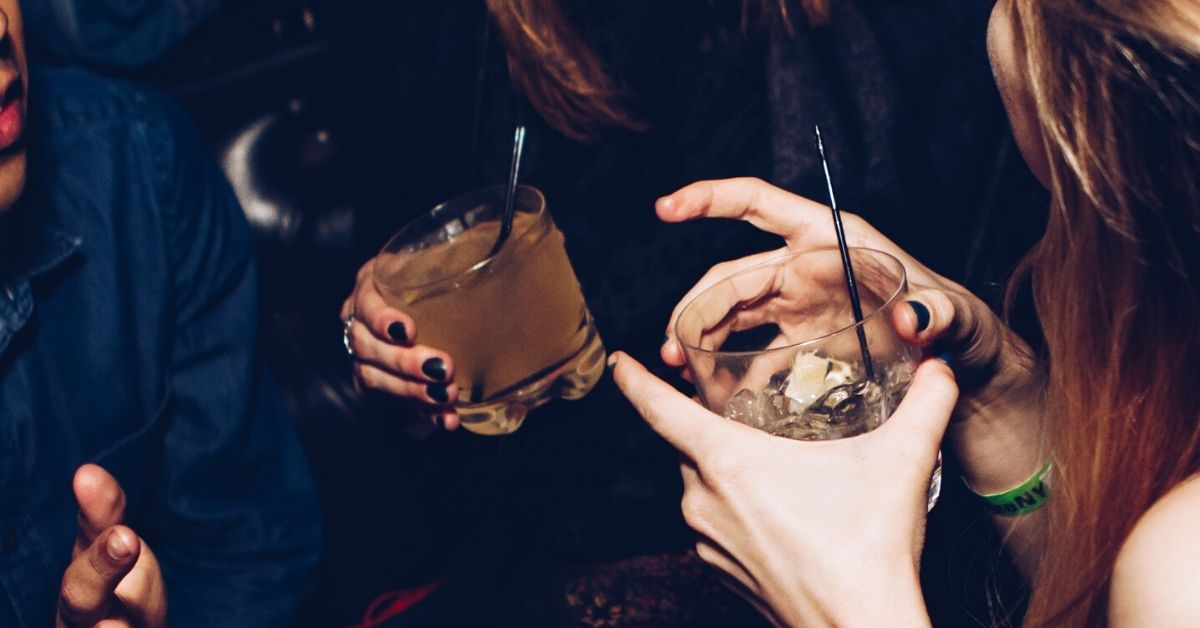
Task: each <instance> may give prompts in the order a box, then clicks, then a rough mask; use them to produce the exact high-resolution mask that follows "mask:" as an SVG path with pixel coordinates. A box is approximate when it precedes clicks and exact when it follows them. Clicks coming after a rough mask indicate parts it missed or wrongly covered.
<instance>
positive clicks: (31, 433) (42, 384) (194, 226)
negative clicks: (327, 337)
mask: <svg viewBox="0 0 1200 628" xmlns="http://www.w3.org/2000/svg"><path fill="white" fill-rule="evenodd" d="M29 109H30V116H29V123H28V125H27V130H26V137H27V142H28V151H29V168H28V171H29V181H28V185H27V188H26V194H25V196H24V197H23V199H22V200H21V202H20V203H19V204H18V206H17V207H15V208H13V210H11V211H10V212H9V213H8V214H7V215H4V216H3V217H2V218H0V590H2V593H0V625H4V626H7V625H10V624H11V623H13V622H15V623H16V624H18V625H26V626H45V625H49V624H50V623H51V622H52V620H53V616H54V610H55V604H56V601H57V593H58V586H59V583H60V581H61V579H62V575H63V571H64V569H65V568H66V566H67V564H68V561H69V559H70V553H71V546H72V542H73V541H74V538H75V532H76V514H77V506H76V504H75V501H74V496H73V493H72V490H71V478H72V474H73V473H74V471H75V469H76V468H77V467H78V466H79V465H81V464H83V463H85V462H95V463H98V464H100V465H101V466H103V467H105V468H107V469H108V470H109V471H110V472H112V473H113V474H114V475H116V477H117V479H118V480H119V481H120V482H121V485H122V486H123V487H124V489H125V492H126V494H127V497H128V510H127V522H128V524H129V525H130V526H131V527H132V528H133V529H134V530H135V531H137V532H138V533H139V534H140V535H142V537H143V538H144V539H145V540H146V541H147V543H148V544H149V545H150V547H151V548H152V549H153V550H154V552H155V553H156V554H157V556H158V559H159V561H160V562H161V564H162V568H163V572H164V577H165V579H166V584H167V592H168V599H169V604H170V619H171V623H172V625H173V626H176V627H186V626H224V627H229V626H270V625H290V624H292V623H293V622H294V617H293V615H292V613H294V611H295V607H296V605H297V603H298V602H299V600H300V598H301V597H302V596H303V595H304V594H306V593H307V592H308V587H309V586H310V583H311V581H312V574H313V571H314V568H315V565H316V562H317V558H318V554H319V550H320V547H319V545H320V520H319V514H318V510H317V502H316V496H315V493H314V489H313V485H312V481H311V477H310V474H309V469H308V466H307V462H306V460H305V458H304V456H303V453H302V451H301V449H300V446H299V442H298V439H297V438H296V435H295V433H294V431H293V429H292V427H291V425H290V423H289V421H288V419H287V417H286V415H285V413H284V412H283V410H282V406H281V404H280V402H279V399H278V397H277V395H276V393H275V392H274V390H273V388H272V385H271V383H270V382H269V381H268V379H267V378H266V376H265V374H264V372H263V370H262V368H261V367H260V363H259V360H258V358H257V355H256V346H257V338H256V326H257V304H256V285H255V282H256V270H255V265H254V260H253V254H252V241H251V237H250V234H249V232H248V229H247V226H246V224H245V222H244V219H243V217H242V215H241V212H240V209H239V207H238V204H237V201H236V200H235V198H234V197H233V194H232V193H231V191H230V190H229V188H228V186H227V184H226V183H225V181H224V179H223V178H222V177H221V175H220V173H219V171H218V170H217V168H216V166H215V165H214V164H213V163H212V162H211V161H210V159H209V157H208V153H207V151H206V149H205V147H204V146H203V145H202V143H201V141H200V139H199V138H198V136H197V135H196V133H195V131H194V130H193V129H192V127H191V126H190V125H189V124H188V122H187V120H186V119H185V118H184V116H183V115H182V114H181V113H180V112H179V111H178V110H177V109H176V108H175V107H173V106H172V105H171V104H170V103H169V102H167V101H166V100H165V99H164V98H162V97H160V96H158V95H156V94H154V93H152V92H150V91H148V90H144V89H141V88H136V87H132V86H129V85H125V84H121V83H115V82H110V81H106V80H101V79H98V78H94V77H92V76H90V75H88V74H86V73H83V72H80V71H74V70H53V71H35V72H34V74H33V77H32V78H31V80H30V91H29Z"/></svg>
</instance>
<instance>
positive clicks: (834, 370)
mask: <svg viewBox="0 0 1200 628" xmlns="http://www.w3.org/2000/svg"><path fill="white" fill-rule="evenodd" d="M853 379H854V367H853V366H851V365H850V364H849V363H848V362H843V361H842V360H834V359H831V358H827V357H823V356H820V355H817V354H815V353H800V354H797V355H796V359H795V360H794V361H793V362H792V369H791V373H790V374H789V376H788V384H787V388H786V389H785V390H784V394H786V395H787V396H789V397H791V398H792V399H795V400H796V401H799V402H800V403H803V404H810V403H812V402H814V401H816V400H817V399H818V398H819V397H821V395H824V394H825V393H826V391H828V390H829V389H830V388H834V387H836V386H842V385H845V384H846V383H847V382H850V381H852V380H853Z"/></svg>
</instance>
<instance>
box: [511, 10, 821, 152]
mask: <svg viewBox="0 0 1200 628" xmlns="http://www.w3.org/2000/svg"><path fill="white" fill-rule="evenodd" d="M829 2H830V0H800V6H801V10H802V12H803V14H804V17H805V18H806V19H808V20H809V22H810V23H812V24H822V23H824V22H825V21H826V20H827V19H828V16H829ZM791 4H792V3H791V0H743V4H742V23H743V26H747V25H749V24H750V22H751V21H754V20H756V19H757V20H762V21H766V22H773V23H777V24H780V25H782V26H783V27H784V28H785V29H786V30H788V31H789V32H790V31H791V29H792V28H793V26H792V23H793V18H792V14H793V12H794V11H793V10H792V9H791ZM487 7H488V12H489V13H490V14H491V18H492V21H493V23H494V24H495V25H496V28H497V30H498V31H499V33H500V39H501V41H502V43H503V44H504V50H505V53H506V56H507V58H508V69H509V74H510V75H511V76H512V80H513V83H514V84H515V85H516V86H517V87H518V89H520V90H521V92H522V93H523V94H524V95H525V97H526V98H528V99H529V102H530V103H531V104H532V105H533V107H534V109H536V110H537V112H538V114H539V115H541V116H542V118H543V119H545V120H546V122H548V123H549V124H550V126H552V127H554V128H555V129H557V130H558V131H560V132H561V133H563V134H564V135H566V136H567V137H570V138H572V139H575V140H578V141H588V140H594V139H596V137H597V136H598V134H599V133H600V132H601V131H602V130H604V129H606V128H622V129H629V130H632V131H643V130H645V129H646V123H645V121H643V120H642V119H641V118H640V117H639V116H638V115H637V114H635V113H634V112H633V111H632V109H631V108H630V103H629V98H628V95H627V94H625V93H624V92H623V91H622V88H621V86H620V85H618V84H617V82H616V81H614V80H613V79H612V77H611V76H610V75H609V74H608V72H607V71H606V70H605V68H604V64H603V63H602V62H601V61H600V59H599V58H597V56H596V54H595V52H594V51H592V49H591V48H589V47H588V45H587V43H586V42H585V41H584V40H583V37H581V36H580V34H579V31H578V29H576V28H575V26H574V25H573V24H571V21H570V19H568V17H567V14H566V13H565V11H564V10H563V7H562V0H487Z"/></svg>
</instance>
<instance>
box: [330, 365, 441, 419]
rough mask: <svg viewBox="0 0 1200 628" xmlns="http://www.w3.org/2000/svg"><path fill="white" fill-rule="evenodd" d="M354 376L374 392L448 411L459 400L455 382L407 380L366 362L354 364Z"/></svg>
mask: <svg viewBox="0 0 1200 628" xmlns="http://www.w3.org/2000/svg"><path fill="white" fill-rule="evenodd" d="M354 376H355V377H357V378H358V379H359V380H361V381H362V384H363V385H364V386H366V387H367V388H370V389H372V390H375V391H378V392H383V393H387V394H389V395H392V396H394V397H403V398H406V399H415V400H417V401H420V402H423V403H426V404H429V405H431V406H436V408H435V410H436V409H446V408H448V407H449V406H451V405H453V403H454V401H455V400H456V399H457V398H458V385H457V384H455V383H454V382H449V383H439V382H426V381H419V380H412V379H407V378H405V377H401V376H398V375H395V374H393V373H390V372H388V371H385V370H383V369H381V368H379V367H376V366H374V365H371V364H367V363H364V362H356V363H355V364H354Z"/></svg>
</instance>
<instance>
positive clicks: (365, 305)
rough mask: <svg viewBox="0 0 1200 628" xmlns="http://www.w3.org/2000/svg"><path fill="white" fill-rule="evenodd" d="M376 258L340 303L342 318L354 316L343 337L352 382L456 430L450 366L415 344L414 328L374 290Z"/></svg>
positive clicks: (440, 354) (446, 358)
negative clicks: (404, 402)
mask: <svg viewBox="0 0 1200 628" xmlns="http://www.w3.org/2000/svg"><path fill="white" fill-rule="evenodd" d="M374 267H375V260H374V259H372V260H371V261H369V262H367V263H366V264H365V265H363V267H362V268H361V269H359V271H358V280H357V284H356V285H355V286H354V294H351V295H350V296H349V297H348V298H347V299H346V301H345V302H344V303H342V313H341V316H342V320H343V321H345V320H348V319H349V318H350V317H351V316H353V317H354V322H353V323H352V324H351V325H350V328H349V332H348V335H347V338H348V341H349V346H350V350H351V351H352V352H353V358H354V383H355V386H356V387H358V388H359V389H360V390H361V389H362V388H363V387H366V388H369V389H372V390H376V391H380V392H384V393H387V394H390V395H393V396H395V397H400V398H404V399H411V400H413V401H415V402H416V403H418V404H419V405H420V406H421V408H422V410H423V411H424V412H425V413H426V414H428V415H429V416H430V418H431V419H432V420H433V421H434V422H435V423H439V424H441V425H443V426H445V428H446V429H448V430H453V429H455V428H457V427H458V414H457V413H456V412H455V411H454V400H455V399H457V397H458V387H457V386H456V385H455V384H454V362H453V361H452V360H451V359H450V356H449V355H447V354H446V353H445V352H442V351H438V350H437V349H433V348H431V347H426V346H423V345H417V344H414V341H415V340H416V338H417V326H416V324H415V323H414V322H413V320H412V318H410V317H409V316H408V315H407V314H405V313H404V312H401V311H400V310H397V309H395V308H393V307H389V306H388V305H387V303H385V302H384V300H383V297H382V296H381V295H380V294H379V291H378V290H377V289H376V287H375V279H374V275H373V273H372V270H373V269H374Z"/></svg>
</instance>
